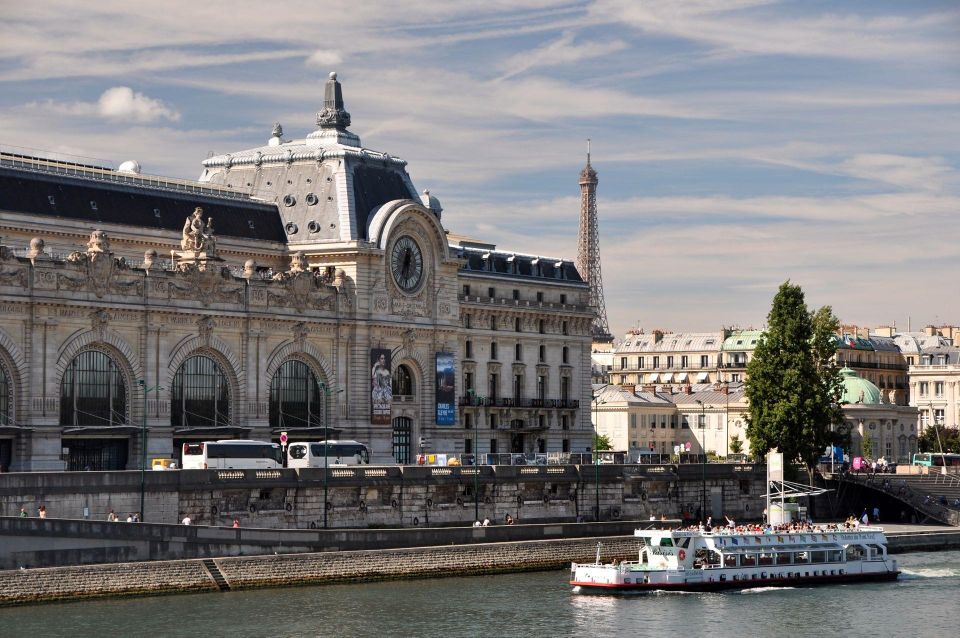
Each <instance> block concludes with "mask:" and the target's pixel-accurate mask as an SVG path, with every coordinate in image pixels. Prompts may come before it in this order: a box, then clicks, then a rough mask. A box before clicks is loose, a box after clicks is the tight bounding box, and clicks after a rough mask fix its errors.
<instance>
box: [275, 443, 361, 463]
mask: <svg viewBox="0 0 960 638" xmlns="http://www.w3.org/2000/svg"><path fill="white" fill-rule="evenodd" d="M328 460H329V464H330V465H369V464H370V449H369V448H368V447H367V446H366V445H364V444H363V443H358V442H356V441H317V442H316V443H291V444H290V445H289V446H287V467H292V468H297V467H323V466H324V465H327V463H328Z"/></svg>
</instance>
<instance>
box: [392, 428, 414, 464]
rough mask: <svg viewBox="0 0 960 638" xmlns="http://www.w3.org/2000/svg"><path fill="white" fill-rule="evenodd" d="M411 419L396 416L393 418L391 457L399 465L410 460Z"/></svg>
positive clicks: (411, 444)
mask: <svg viewBox="0 0 960 638" xmlns="http://www.w3.org/2000/svg"><path fill="white" fill-rule="evenodd" d="M412 438H413V419H411V418H410V417H406V416H398V417H396V418H395V419H393V458H395V459H396V460H397V463H399V464H401V465H408V464H410V462H411V460H412V450H413V441H412Z"/></svg>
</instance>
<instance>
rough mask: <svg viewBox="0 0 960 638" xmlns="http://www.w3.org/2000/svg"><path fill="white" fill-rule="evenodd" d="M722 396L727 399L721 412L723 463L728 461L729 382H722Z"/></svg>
mask: <svg viewBox="0 0 960 638" xmlns="http://www.w3.org/2000/svg"><path fill="white" fill-rule="evenodd" d="M723 394H724V396H725V397H726V399H727V405H726V409H725V410H724V412H723V457H724V461H725V462H729V459H730V382H729V381H724V382H723Z"/></svg>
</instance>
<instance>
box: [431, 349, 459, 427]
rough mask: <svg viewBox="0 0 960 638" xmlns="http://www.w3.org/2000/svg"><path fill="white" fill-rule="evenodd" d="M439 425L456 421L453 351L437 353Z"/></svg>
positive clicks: (451, 423) (452, 423)
mask: <svg viewBox="0 0 960 638" xmlns="http://www.w3.org/2000/svg"><path fill="white" fill-rule="evenodd" d="M435 394H436V401H437V425H454V424H455V423H456V376H455V373H454V369H453V353H450V352H438V353H437V389H436V393H435Z"/></svg>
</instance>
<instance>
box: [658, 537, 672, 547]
mask: <svg viewBox="0 0 960 638" xmlns="http://www.w3.org/2000/svg"><path fill="white" fill-rule="evenodd" d="M660 547H673V539H672V538H661V539H660Z"/></svg>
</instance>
